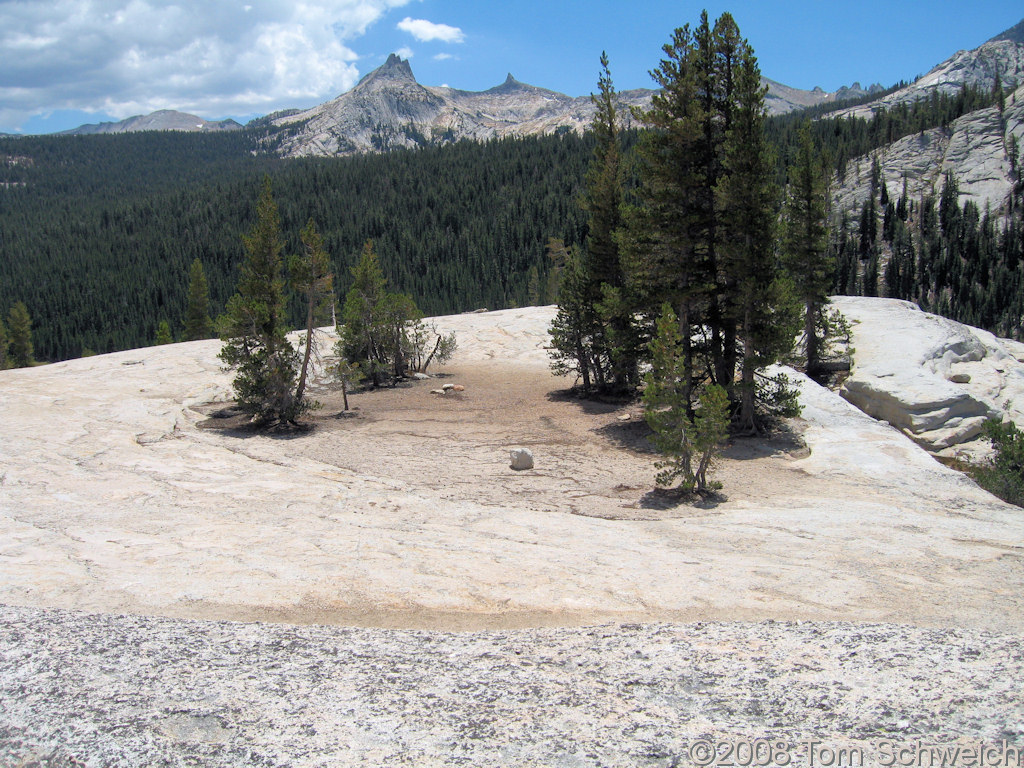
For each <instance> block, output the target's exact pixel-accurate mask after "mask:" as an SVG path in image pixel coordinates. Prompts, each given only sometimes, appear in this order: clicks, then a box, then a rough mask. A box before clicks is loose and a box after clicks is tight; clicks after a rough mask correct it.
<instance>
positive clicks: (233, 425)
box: [196, 403, 315, 440]
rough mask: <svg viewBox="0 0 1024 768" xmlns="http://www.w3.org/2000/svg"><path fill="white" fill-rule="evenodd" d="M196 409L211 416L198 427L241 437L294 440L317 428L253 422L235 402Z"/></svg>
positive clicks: (286, 423) (288, 423) (197, 425)
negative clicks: (208, 408)
mask: <svg viewBox="0 0 1024 768" xmlns="http://www.w3.org/2000/svg"><path fill="white" fill-rule="evenodd" d="M196 410H199V411H200V413H203V412H206V413H208V415H209V418H207V419H204V420H203V421H200V422H198V423H197V424H196V427H197V428H198V429H204V430H210V431H214V432H219V433H220V434H222V435H227V436H228V437H235V438H239V439H247V438H250V437H270V438H273V439H275V440H294V439H295V438H298V437H304V436H306V435H308V434H310V433H311V432H313V430H314V429H315V427H314V425H312V424H308V423H298V424H293V423H290V422H284V423H282V422H275V423H272V424H261V423H258V422H253V421H252V420H251V418H250V416H249V414H247V413H245V412H244V411H242V410H241V409H240V408H238V406H236V405H234V404H233V403H232V404H228V405H226V406H223V407H220V408H216V409H213V410H209V411H204V410H203V409H202V408H199V409H196Z"/></svg>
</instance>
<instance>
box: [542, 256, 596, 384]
mask: <svg viewBox="0 0 1024 768" xmlns="http://www.w3.org/2000/svg"><path fill="white" fill-rule="evenodd" d="M548 247H549V248H556V249H559V250H560V252H561V255H560V256H559V259H560V261H561V262H562V265H563V266H562V270H561V285H560V286H559V289H558V312H557V314H556V315H555V319H554V320H553V321H552V322H551V328H550V329H549V333H550V334H551V351H550V356H551V371H552V372H553V373H554V374H555V375H556V376H568V375H573V374H574V375H575V376H577V378H578V379H580V380H581V381H582V382H583V391H584V392H590V391H591V387H592V385H593V383H594V380H593V377H594V376H595V374H596V372H597V371H598V370H599V369H600V364H599V362H598V361H595V360H594V358H593V354H594V344H593V334H594V322H593V319H594V318H593V314H592V311H591V310H592V309H593V305H592V304H590V303H589V299H588V291H587V286H588V283H589V281H588V274H587V272H586V268H585V267H584V266H583V264H582V261H583V257H582V256H581V254H580V252H579V249H578V248H576V247H575V246H574V247H572V248H569V249H566V248H565V246H564V245H562V242H561V241H560V240H558V241H549V243H548Z"/></svg>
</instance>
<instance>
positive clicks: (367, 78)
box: [356, 53, 416, 88]
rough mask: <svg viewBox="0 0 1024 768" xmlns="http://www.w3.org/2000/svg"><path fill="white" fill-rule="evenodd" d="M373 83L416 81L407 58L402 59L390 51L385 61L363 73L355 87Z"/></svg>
mask: <svg viewBox="0 0 1024 768" xmlns="http://www.w3.org/2000/svg"><path fill="white" fill-rule="evenodd" d="M374 83H381V84H385V83H416V76H415V75H414V74H413V73H412V67H411V66H409V60H408V59H403V58H402V57H400V56H399V55H398V54H395V53H392V54H391V55H390V56H388V60H387V61H385V62H384V63H383V64H381V65H380V66H379V67H377V68H376V69H375V70H373V71H372V72H370V73H368V74H366V75H364V76H363V78H362V79H361V80H360V81H359V83H358V84H357V85H356V87H357V88H358V87H359V86H367V85H371V84H374Z"/></svg>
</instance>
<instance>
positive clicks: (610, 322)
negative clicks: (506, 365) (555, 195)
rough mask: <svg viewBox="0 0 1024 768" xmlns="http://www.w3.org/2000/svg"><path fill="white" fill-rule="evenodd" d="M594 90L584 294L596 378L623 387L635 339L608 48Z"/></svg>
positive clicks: (635, 352)
mask: <svg viewBox="0 0 1024 768" xmlns="http://www.w3.org/2000/svg"><path fill="white" fill-rule="evenodd" d="M600 61H601V74H600V76H599V77H598V81H597V86H598V93H596V94H591V97H590V100H591V102H592V103H593V104H594V107H595V110H596V111H595V113H594V119H593V121H592V122H591V126H590V128H591V132H592V133H593V135H594V138H595V141H596V143H595V146H594V156H593V158H592V159H591V161H590V165H589V167H588V169H587V175H586V179H585V183H586V190H585V192H584V195H583V199H582V201H581V207H582V209H583V210H584V211H585V212H586V213H587V214H588V220H587V225H588V232H587V241H586V249H587V250H586V253H587V259H586V266H587V271H588V273H589V274H588V275H587V277H588V280H589V285H588V287H587V292H588V300H589V301H590V302H591V303H592V305H593V306H594V307H595V308H596V310H597V313H598V318H599V323H598V324H597V325H598V326H599V336H600V342H599V346H601V347H604V348H603V349H595V350H594V351H593V354H592V357H593V358H595V359H599V358H602V357H603V358H605V359H606V360H607V366H608V371H607V372H606V373H605V372H603V375H602V378H603V379H604V380H605V383H606V385H607V386H610V387H612V388H613V389H615V390H617V391H627V390H629V389H632V388H633V387H635V386H636V385H637V383H639V381H638V375H639V374H638V368H637V366H638V361H639V356H640V349H639V340H638V336H637V333H636V330H635V329H634V327H633V325H634V323H633V315H634V313H633V310H632V306H631V304H632V302H631V301H630V297H628V296H627V295H626V280H625V273H624V271H623V266H622V256H621V254H620V252H619V251H620V248H619V241H618V239H617V236H616V233H617V231H618V230H619V229H620V228H621V226H622V203H623V185H622V139H621V136H620V134H621V128H620V125H619V118H618V95H617V94H616V92H615V86H614V84H613V83H612V76H611V72H610V70H609V68H608V54H607V53H605V52H603V51H602V53H601V59H600Z"/></svg>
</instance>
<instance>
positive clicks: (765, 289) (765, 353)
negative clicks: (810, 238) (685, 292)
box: [717, 41, 796, 432]
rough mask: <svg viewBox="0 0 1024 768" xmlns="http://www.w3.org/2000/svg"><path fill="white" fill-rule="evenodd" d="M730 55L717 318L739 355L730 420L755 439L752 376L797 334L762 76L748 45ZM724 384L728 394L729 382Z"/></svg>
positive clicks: (720, 193)
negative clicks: (781, 253)
mask: <svg viewBox="0 0 1024 768" xmlns="http://www.w3.org/2000/svg"><path fill="white" fill-rule="evenodd" d="M735 51H736V53H735V58H736V64H735V66H734V68H733V70H734V72H735V76H734V78H733V80H732V93H733V100H734V104H735V106H734V108H733V110H732V119H731V127H730V129H729V131H728V133H727V134H726V136H725V151H724V160H723V175H722V180H721V181H720V183H719V185H718V189H717V192H718V203H717V204H718V206H719V208H720V209H721V211H722V213H721V221H722V235H721V243H720V246H719V249H720V252H721V259H720V262H721V271H722V285H723V299H724V301H725V310H724V313H723V314H724V316H725V319H726V320H727V321H728V322H727V323H725V327H726V328H727V329H728V330H727V332H726V333H724V339H726V340H729V339H730V337H731V335H732V334H733V333H734V334H735V337H736V340H737V342H738V344H739V348H740V379H739V382H738V383H736V385H735V387H736V389H738V392H732V393H731V394H732V395H733V399H734V400H736V401H738V403H739V413H738V416H737V421H738V423H739V426H740V428H741V429H744V430H747V431H749V432H757V431H758V427H757V423H756V418H755V402H756V399H757V388H756V386H755V378H754V376H755V371H756V370H757V369H759V368H763V367H764V366H766V365H770V364H772V363H774V362H776V361H777V360H778V359H779V357H780V356H781V355H782V354H783V353H785V352H787V351H788V350H789V349H790V348H791V347H792V340H793V336H794V334H795V333H796V328H795V327H794V320H795V313H794V311H793V309H794V307H793V304H792V302H791V301H789V300H788V295H789V291H788V288H787V286H786V285H784V284H783V283H782V280H781V275H780V270H779V266H778V260H777V256H776V249H775V243H776V227H775V200H776V194H777V192H776V189H775V185H774V184H773V182H772V177H773V175H774V167H775V159H774V156H773V153H772V152H771V150H770V148H769V146H768V142H767V138H766V136H765V131H764V124H765V117H766V116H765V107H764V97H765V94H766V93H767V87H762V85H761V71H760V68H759V67H758V66H757V59H756V58H755V57H754V54H753V51H752V49H751V48H750V46H749V45H748V44H747V42H746V41H743V42H742V43H740V44H738V45H736V46H735ZM732 329H735V330H734V331H733V330H732ZM729 370H731V367H730V366H728V361H727V367H726V371H727V372H728V371H729ZM726 383H727V384H728V385H729V387H730V388H732V387H733V382H732V380H731V379H730V380H728V381H727V382H726Z"/></svg>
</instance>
